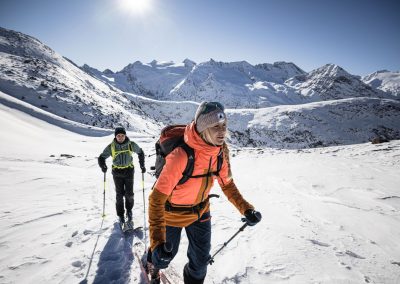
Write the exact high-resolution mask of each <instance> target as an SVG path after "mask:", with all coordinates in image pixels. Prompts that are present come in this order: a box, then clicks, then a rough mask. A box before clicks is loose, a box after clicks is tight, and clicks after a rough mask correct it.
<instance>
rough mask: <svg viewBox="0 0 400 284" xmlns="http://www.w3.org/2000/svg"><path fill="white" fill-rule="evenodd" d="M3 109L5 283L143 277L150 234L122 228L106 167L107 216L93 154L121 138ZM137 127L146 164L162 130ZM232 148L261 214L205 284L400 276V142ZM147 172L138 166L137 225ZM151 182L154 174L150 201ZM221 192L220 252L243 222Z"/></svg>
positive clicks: (0, 273)
mask: <svg viewBox="0 0 400 284" xmlns="http://www.w3.org/2000/svg"><path fill="white" fill-rule="evenodd" d="M0 117H1V121H0V141H1V142H0V143H1V144H0V146H1V147H0V169H1V171H0V196H1V199H0V200H1V201H0V220H1V221H0V252H1V253H0V283H79V282H80V281H82V280H85V279H86V280H87V282H88V283H93V282H95V283H140V270H139V267H138V265H137V262H136V260H135V259H134V255H133V254H132V249H131V247H132V246H133V245H134V244H135V243H138V242H140V240H143V239H144V234H143V232H142V233H138V234H136V235H134V236H130V237H126V238H124V237H123V236H122V234H121V232H120V230H119V229H118V227H117V226H116V225H115V221H116V216H115V208H114V200H115V196H114V185H113V182H112V177H111V174H110V173H109V172H108V174H107V182H106V213H107V216H106V217H105V218H104V220H103V219H102V218H101V213H102V206H103V186H104V183H103V174H102V172H101V171H100V169H99V168H98V165H97V159H96V157H97V156H98V154H99V153H100V152H101V151H102V150H103V148H104V147H105V146H106V145H107V143H109V142H110V141H111V139H112V136H111V135H108V136H100V137H95V136H93V137H90V136H85V135H79V134H76V133H73V132H69V131H67V130H64V129H62V128H59V127H58V126H54V125H52V124H49V123H47V122H44V121H43V120H39V119H37V118H34V117H32V116H30V115H28V114H25V113H23V112H20V111H17V110H15V109H12V108H9V107H6V106H4V105H0ZM80 133H83V132H80ZM129 136H130V137H131V138H132V139H133V140H134V141H135V142H137V143H138V144H139V145H140V146H141V147H142V148H143V149H144V150H145V153H146V165H147V167H148V168H149V166H150V165H152V164H153V163H154V156H150V157H148V155H151V154H153V153H154V152H153V145H154V142H155V141H154V139H153V138H152V137H149V136H137V135H135V133H133V132H132V133H129ZM231 156H232V158H231V159H232V161H231V162H232V168H233V175H234V178H235V181H236V183H237V185H238V187H239V189H240V190H241V192H242V194H243V196H244V197H245V198H246V199H247V200H248V201H250V202H251V203H252V204H254V206H255V207H256V209H257V210H259V211H261V212H262V214H263V219H262V222H261V223H260V224H258V225H257V226H255V227H249V228H246V229H245V230H244V231H243V232H241V233H240V234H239V235H238V236H237V237H236V238H235V239H234V240H233V241H232V242H231V243H230V244H229V245H228V247H227V248H225V249H224V250H223V251H222V252H221V254H219V255H218V256H216V258H215V263H214V264H213V265H212V266H210V267H209V271H208V275H207V278H206V281H205V283H400V242H399V239H400V214H399V212H400V175H399V173H400V141H392V142H390V143H384V144H378V145H372V144H370V143H367V144H355V145H351V146H340V147H327V148H317V149H307V150H277V149H268V148H266V149H264V148H263V149H261V148H260V149H256V148H251V149H249V148H247V149H238V148H235V147H232V149H231ZM135 163H136V164H137V159H136V160H135ZM108 165H110V161H109V160H108ZM140 179H141V175H140V174H139V173H136V175H135V207H134V221H135V225H136V226H142V225H143V199H142V188H141V181H140ZM153 183H154V178H153V177H152V176H151V175H149V174H146V175H145V183H144V185H145V194H146V202H147V196H148V194H149V193H150V188H151V186H152V184H153ZM212 193H217V194H221V198H219V199H212V216H213V218H212V225H213V237H212V252H214V251H216V250H217V249H218V248H219V246H220V245H221V244H223V243H224V242H225V241H227V240H228V239H229V237H230V236H231V235H233V234H234V233H235V232H236V231H237V230H238V229H239V227H240V226H241V225H242V223H241V221H240V217H241V216H240V214H239V213H238V212H237V211H236V209H235V208H234V207H233V206H232V205H231V204H230V203H229V201H227V199H226V198H225V197H224V196H223V194H222V192H221V190H220V189H219V188H218V187H215V188H214V190H213V192H212ZM147 235H148V234H147ZM183 235H184V234H183ZM186 248H187V239H186V237H183V239H182V242H181V246H180V251H179V253H178V255H177V257H176V258H175V259H174V260H173V262H172V266H173V268H174V270H175V271H177V272H179V273H180V272H181V271H182V268H183V266H184V264H185V263H186V261H187V259H186ZM91 259H92V262H90V260H91ZM89 266H90V269H89Z"/></svg>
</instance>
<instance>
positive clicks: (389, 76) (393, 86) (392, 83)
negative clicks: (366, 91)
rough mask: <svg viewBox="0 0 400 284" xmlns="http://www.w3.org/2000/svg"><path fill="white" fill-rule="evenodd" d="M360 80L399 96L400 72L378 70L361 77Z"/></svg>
mask: <svg viewBox="0 0 400 284" xmlns="http://www.w3.org/2000/svg"><path fill="white" fill-rule="evenodd" d="M362 81H363V82H364V83H365V84H368V85H370V86H371V87H372V88H375V89H379V90H382V91H384V92H386V93H389V94H391V95H393V96H395V97H397V98H399V97H400V72H391V71H388V70H380V71H376V72H374V73H372V74H369V75H367V76H365V77H363V78H362Z"/></svg>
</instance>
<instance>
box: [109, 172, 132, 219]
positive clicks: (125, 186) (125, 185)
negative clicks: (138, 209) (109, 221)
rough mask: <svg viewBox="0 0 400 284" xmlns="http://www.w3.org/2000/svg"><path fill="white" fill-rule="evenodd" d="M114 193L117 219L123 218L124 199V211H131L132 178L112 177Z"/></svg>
mask: <svg viewBox="0 0 400 284" xmlns="http://www.w3.org/2000/svg"><path fill="white" fill-rule="evenodd" d="M113 178H114V184H115V191H116V194H117V196H116V204H115V206H116V209H117V215H118V216H119V217H123V216H124V197H125V209H126V211H132V208H133V204H134V198H133V176H128V177H121V176H116V175H114V176H113Z"/></svg>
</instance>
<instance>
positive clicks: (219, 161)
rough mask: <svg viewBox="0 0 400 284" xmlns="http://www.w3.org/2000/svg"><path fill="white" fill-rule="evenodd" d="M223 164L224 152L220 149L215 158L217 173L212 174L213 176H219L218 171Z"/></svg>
mask: <svg viewBox="0 0 400 284" xmlns="http://www.w3.org/2000/svg"><path fill="white" fill-rule="evenodd" d="M223 162H224V151H223V148H221V150H220V151H219V153H218V156H217V171H216V172H214V173H213V174H214V175H216V176H219V171H220V170H221V168H222V163H223Z"/></svg>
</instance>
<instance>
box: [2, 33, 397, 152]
mask: <svg viewBox="0 0 400 284" xmlns="http://www.w3.org/2000/svg"><path fill="white" fill-rule="evenodd" d="M399 90H400V73H399V72H389V71H378V72H375V73H373V74H370V75H368V76H365V77H363V78H361V77H359V76H355V75H351V74H349V73H347V72H346V71H345V70H344V69H343V68H341V67H340V66H337V65H334V64H327V65H325V66H322V67H320V68H318V69H316V70H313V71H311V72H309V73H307V72H305V71H303V70H302V69H301V68H299V67H298V66H296V65H295V64H293V63H288V62H275V63H273V64H268V63H264V64H258V65H254V66H253V65H251V64H249V63H247V62H245V61H241V62H229V63H224V62H217V61H215V60H212V59H211V60H210V61H207V62H203V63H195V62H193V61H191V60H189V59H186V60H184V61H183V62H182V63H181V64H175V63H173V62H157V61H152V62H150V63H148V64H143V63H141V62H139V61H136V62H135V63H132V64H129V65H127V66H126V67H125V68H123V69H122V70H121V71H118V72H113V71H111V70H109V69H106V70H104V71H99V70H97V69H95V68H92V67H90V66H88V65H84V66H82V67H79V66H77V65H76V64H75V63H74V62H73V61H71V60H69V59H67V58H65V57H62V56H61V55H59V54H57V53H56V52H55V51H53V50H52V49H51V48H49V47H47V46H46V45H44V44H43V43H41V42H40V41H39V40H37V39H35V38H33V37H30V36H28V35H25V34H22V33H19V32H15V31H11V30H7V29H3V28H0V91H1V92H3V93H4V94H5V95H2V96H0V102H2V103H7V104H14V105H15V104H17V103H16V102H17V101H16V100H12V99H11V98H10V99H7V96H11V97H14V98H16V99H18V101H21V102H22V101H23V102H24V103H25V104H26V103H28V104H30V105H32V106H33V107H37V108H40V109H42V111H45V112H46V113H49V114H53V115H56V116H59V117H61V118H63V119H67V120H70V121H74V122H77V123H82V124H84V125H88V126H90V127H92V128H95V127H97V128H113V127H115V126H117V125H124V126H125V127H127V128H128V129H129V130H131V131H135V132H137V133H147V134H151V135H157V134H158V133H159V130H160V129H161V128H162V127H163V126H165V125H167V124H171V123H188V122H190V121H191V119H192V118H193V115H194V112H195V110H196V108H197V106H198V104H199V103H200V102H201V101H203V100H212V101H215V100H217V101H220V102H222V103H223V104H225V106H226V107H227V108H228V109H227V114H228V119H229V129H230V131H231V140H230V141H231V142H232V143H234V144H235V145H245V146H271V147H283V148H304V147H315V146H328V145H337V144H351V143H361V142H366V141H368V140H370V139H372V138H374V137H376V136H383V137H385V138H387V139H399V138H400V101H399V99H400V92H399Z"/></svg>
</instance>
